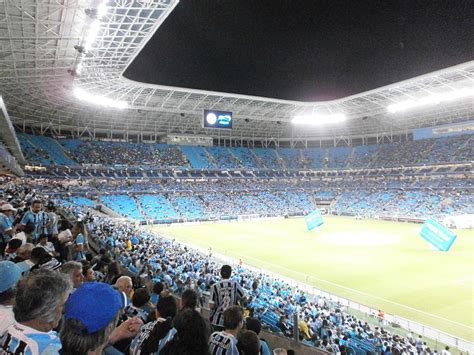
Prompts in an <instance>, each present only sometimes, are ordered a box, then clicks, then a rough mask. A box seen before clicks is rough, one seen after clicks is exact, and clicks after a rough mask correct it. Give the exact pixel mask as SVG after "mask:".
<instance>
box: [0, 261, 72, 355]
mask: <svg viewBox="0 0 474 355" xmlns="http://www.w3.org/2000/svg"><path fill="white" fill-rule="evenodd" d="M71 289H72V285H71V282H70V281H69V279H68V278H67V277H66V276H65V275H63V274H60V273H58V272H57V271H51V270H38V271H36V272H32V273H30V274H28V275H27V276H25V277H24V278H22V279H21V280H20V281H19V282H18V286H17V293H16V297H15V306H14V308H13V312H14V313H15V319H16V322H17V323H15V324H13V325H11V326H10V327H8V329H7V331H6V333H5V335H4V336H3V337H2V339H1V341H0V350H1V351H3V352H5V353H10V354H13V353H15V352H17V351H18V350H19V349H21V351H19V353H22V354H32V355H38V354H57V353H58V352H59V350H60V349H61V342H60V340H59V337H58V334H57V333H56V332H55V331H53V329H54V328H56V327H57V326H58V324H59V320H60V319H61V316H62V311H63V307H64V303H65V302H66V300H67V298H68V296H69V294H70V292H71Z"/></svg>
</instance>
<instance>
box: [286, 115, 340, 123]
mask: <svg viewBox="0 0 474 355" xmlns="http://www.w3.org/2000/svg"><path fill="white" fill-rule="evenodd" d="M346 119H347V118H346V115H344V114H343V113H335V114H333V115H303V116H296V117H294V118H293V120H291V122H292V123H294V124H301V125H310V126H320V125H326V124H331V123H340V122H344V121H345V120H346Z"/></svg>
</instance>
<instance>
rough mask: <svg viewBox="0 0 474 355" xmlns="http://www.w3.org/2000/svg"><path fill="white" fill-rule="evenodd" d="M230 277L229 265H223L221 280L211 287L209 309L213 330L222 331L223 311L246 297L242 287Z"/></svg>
mask: <svg viewBox="0 0 474 355" xmlns="http://www.w3.org/2000/svg"><path fill="white" fill-rule="evenodd" d="M231 275H232V268H231V267H230V266H229V265H223V266H222V268H221V277H222V280H221V281H219V282H217V283H215V284H214V285H212V287H211V295H210V300H209V308H210V309H211V314H210V321H211V324H212V326H213V327H214V330H222V329H223V325H224V317H223V313H224V311H225V310H226V309H227V308H228V307H230V306H234V305H237V304H238V302H239V300H240V299H242V298H245V296H246V294H245V291H244V289H243V288H242V286H240V284H239V283H238V282H237V281H235V280H230V276H231Z"/></svg>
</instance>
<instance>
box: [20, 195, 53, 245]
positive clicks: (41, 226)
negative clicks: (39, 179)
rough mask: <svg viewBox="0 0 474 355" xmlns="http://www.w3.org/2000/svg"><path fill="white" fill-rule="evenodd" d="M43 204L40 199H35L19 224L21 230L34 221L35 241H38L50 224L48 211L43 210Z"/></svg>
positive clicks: (33, 235) (33, 233) (33, 234)
mask: <svg viewBox="0 0 474 355" xmlns="http://www.w3.org/2000/svg"><path fill="white" fill-rule="evenodd" d="M42 206H43V204H42V203H41V201H40V200H34V201H33V202H32V203H31V207H30V209H29V210H28V211H26V213H25V214H24V215H23V218H22V219H21V221H20V224H19V225H18V228H19V229H20V230H23V229H24V228H25V227H26V225H27V224H28V223H33V224H34V226H35V230H34V231H33V232H32V237H33V242H34V243H36V242H37V239H38V237H39V236H40V234H44V233H45V231H46V232H47V230H46V227H47V225H48V224H49V216H48V214H47V213H46V212H44V211H42Z"/></svg>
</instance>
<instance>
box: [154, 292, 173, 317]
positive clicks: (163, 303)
mask: <svg viewBox="0 0 474 355" xmlns="http://www.w3.org/2000/svg"><path fill="white" fill-rule="evenodd" d="M177 311H178V307H177V304H176V300H175V299H174V297H173V296H165V297H160V299H159V300H158V302H157V303H156V318H165V319H169V318H174V316H175V315H176V312H177Z"/></svg>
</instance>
